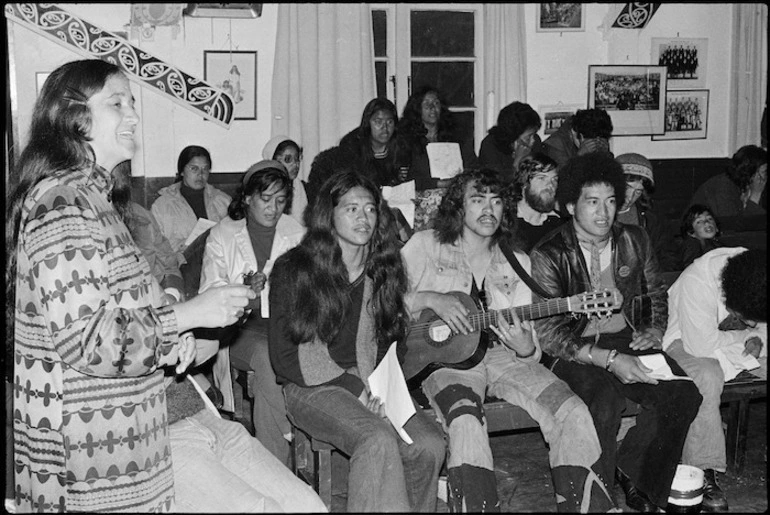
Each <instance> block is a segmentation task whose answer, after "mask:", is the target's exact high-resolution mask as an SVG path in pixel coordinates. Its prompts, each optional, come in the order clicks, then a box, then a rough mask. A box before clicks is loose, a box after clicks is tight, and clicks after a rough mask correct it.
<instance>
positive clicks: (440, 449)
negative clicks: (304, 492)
mask: <svg viewBox="0 0 770 515" xmlns="http://www.w3.org/2000/svg"><path fill="white" fill-rule="evenodd" d="M284 394H285V397H286V408H287V411H288V413H289V418H290V419H291V421H292V422H293V423H294V424H295V425H296V426H297V427H299V428H300V429H302V430H303V431H305V432H306V433H309V434H310V435H312V436H313V437H314V438H317V439H319V440H322V441H324V442H328V443H330V444H332V445H334V446H335V447H336V448H337V449H339V450H341V451H342V452H344V453H345V454H347V455H348V456H350V472H349V474H348V506H347V511H348V512H352V513H357V512H377V511H379V512H385V511H398V512H410V511H417V512H434V511H436V499H437V492H438V474H439V471H440V470H441V466H442V465H443V463H444V457H445V454H446V444H445V442H444V436H443V435H442V433H441V428H440V427H438V425H437V424H436V423H435V422H433V421H431V420H430V419H428V418H427V417H426V416H425V414H424V412H423V411H422V409H421V408H420V407H419V406H417V405H416V404H415V407H416V408H417V413H416V414H415V415H414V416H413V417H412V418H410V419H409V421H408V422H407V423H406V425H405V426H404V429H405V430H406V432H407V433H408V434H409V436H410V437H411V438H412V440H413V441H414V443H412V444H411V445H409V444H407V443H406V442H404V441H403V440H402V439H401V437H400V436H399V435H398V433H396V431H395V429H394V428H393V425H392V424H391V423H390V422H389V421H388V420H387V419H385V418H381V417H380V416H378V415H376V414H374V413H372V412H371V411H369V409H367V407H366V406H364V405H363V404H362V403H361V401H360V400H358V398H357V397H356V396H354V395H353V394H352V393H350V392H349V391H348V390H345V389H344V388H341V387H339V386H324V385H321V386H314V387H307V388H306V387H301V386H298V385H296V384H293V383H289V384H287V385H286V386H285V387H284Z"/></svg>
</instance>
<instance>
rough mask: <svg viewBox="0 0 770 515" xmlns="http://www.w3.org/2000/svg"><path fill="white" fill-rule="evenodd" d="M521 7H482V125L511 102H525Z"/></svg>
mask: <svg viewBox="0 0 770 515" xmlns="http://www.w3.org/2000/svg"><path fill="white" fill-rule="evenodd" d="M524 30H525V29H524V4H518V3H517V4H514V3H511V4H484V84H485V88H486V91H485V95H484V116H485V118H484V122H485V123H486V126H485V129H489V128H490V127H492V126H493V125H495V124H496V123H497V113H499V112H500V109H502V108H503V107H505V106H507V105H508V104H510V103H511V102H514V101H519V102H526V101H527V48H526V40H527V38H526V33H525V32H524Z"/></svg>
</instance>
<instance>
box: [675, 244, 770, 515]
mask: <svg viewBox="0 0 770 515" xmlns="http://www.w3.org/2000/svg"><path fill="white" fill-rule="evenodd" d="M668 296H669V319H668V328H667V330H666V334H665V335H664V337H663V348H664V349H665V350H666V352H667V353H668V354H669V355H670V356H671V357H672V358H674V359H675V360H676V361H677V363H678V364H679V365H680V366H681V367H682V368H683V369H684V370H685V372H687V375H689V376H690V377H692V378H693V381H694V382H695V385H696V386H697V387H698V390H699V391H700V393H701V395H703V403H702V404H701V406H700V409H699V410H698V414H697V416H696V417H695V420H694V421H693V423H692V425H691V426H690V431H689V432H688V433H687V439H686V440H685V445H684V449H683V450H682V462H683V463H684V464H686V465H693V466H695V467H698V468H700V469H703V470H704V471H705V478H706V482H705V485H704V492H703V505H702V506H703V510H704V511H727V499H725V496H724V493H723V492H722V490H721V489H720V487H719V485H718V483H717V473H718V472H721V473H724V472H725V470H726V468H727V456H726V448H725V435H724V433H723V431H722V417H721V415H720V412H719V404H720V398H721V395H722V388H723V387H724V382H725V381H729V380H731V379H733V378H734V377H735V376H737V375H738V373H739V372H741V370H754V369H758V372H757V373H758V374H763V377H767V348H766V342H767V252H766V251H765V250H747V249H745V248H743V247H724V248H718V249H714V250H712V251H710V252H707V253H706V254H704V255H703V256H701V257H699V258H698V259H696V260H695V261H693V263H692V264H691V265H690V266H688V267H687V268H686V269H685V270H684V272H682V274H681V275H680V276H679V278H678V279H677V280H676V282H675V283H674V284H673V285H672V286H671V288H670V289H669V291H668ZM757 358H761V363H762V365H760V361H757Z"/></svg>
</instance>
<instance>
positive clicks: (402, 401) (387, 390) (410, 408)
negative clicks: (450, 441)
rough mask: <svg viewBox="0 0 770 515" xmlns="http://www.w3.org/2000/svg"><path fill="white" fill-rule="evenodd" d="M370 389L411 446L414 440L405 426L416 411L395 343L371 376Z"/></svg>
mask: <svg viewBox="0 0 770 515" xmlns="http://www.w3.org/2000/svg"><path fill="white" fill-rule="evenodd" d="M369 389H370V390H371V392H372V395H373V396H375V397H379V398H380V400H381V401H382V403H383V404H384V406H385V414H386V415H387V416H388V420H390V423H391V424H393V427H394V428H396V431H398V434H399V435H400V436H401V438H402V439H403V440H404V441H405V442H406V443H408V444H411V443H412V439H411V438H410V437H409V435H408V434H407V433H406V431H405V430H404V424H406V423H407V421H408V420H409V419H410V418H412V415H414V414H415V413H416V410H415V408H414V403H412V397H411V396H410V395H409V389H408V388H407V386H406V380H405V379H404V372H403V371H402V370H401V365H400V364H399V363H398V356H397V355H396V344H395V342H394V343H393V344H391V346H390V349H388V352H387V353H386V354H385V357H384V358H382V361H380V364H379V365H377V368H375V369H374V371H373V372H372V373H371V375H370V376H369Z"/></svg>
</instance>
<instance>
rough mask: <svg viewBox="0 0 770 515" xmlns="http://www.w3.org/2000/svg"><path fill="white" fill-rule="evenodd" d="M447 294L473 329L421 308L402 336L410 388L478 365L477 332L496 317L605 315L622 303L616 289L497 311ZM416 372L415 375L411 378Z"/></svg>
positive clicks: (481, 356)
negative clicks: (460, 329)
mask: <svg viewBox="0 0 770 515" xmlns="http://www.w3.org/2000/svg"><path fill="white" fill-rule="evenodd" d="M449 294H450V295H453V296H455V297H456V298H457V299H458V300H459V301H460V302H462V303H463V305H464V306H465V307H466V308H468V310H469V311H470V313H471V315H469V317H468V318H469V320H470V323H471V325H472V326H473V332H471V333H468V334H461V333H453V332H452V331H451V329H450V328H449V326H448V325H447V324H446V323H445V322H444V321H443V320H441V318H439V317H438V315H436V313H434V312H433V310H431V309H424V310H423V312H422V313H421V314H420V318H419V319H418V320H416V321H415V322H413V323H412V324H411V325H410V327H409V333H408V334H407V337H406V347H407V350H406V355H405V357H404V363H403V365H402V368H403V371H404V378H406V380H407V382H408V383H409V386H410V388H413V387H415V386H417V385H419V384H420V383H422V379H424V378H426V377H427V376H428V375H430V373H432V372H433V371H435V370H438V369H439V368H444V367H449V368H457V369H462V370H466V369H469V368H472V367H474V366H476V365H478V364H479V363H480V362H481V360H482V359H484V356H485V355H486V353H487V348H486V345H483V344H480V343H481V331H482V330H483V329H487V328H489V326H490V325H494V326H496V327H497V326H498V321H499V319H500V317H502V318H504V319H505V321H506V322H508V323H511V319H512V315H511V313H512V312H514V311H515V312H516V316H518V317H519V320H535V319H538V318H545V317H550V316H553V315H558V314H561V313H584V314H587V315H598V316H609V315H610V314H611V313H612V311H613V310H614V309H617V308H620V306H621V304H622V303H623V295H622V294H621V293H620V291H618V289H617V288H608V289H605V290H601V291H590V292H584V293H579V294H577V295H572V296H571V297H567V298H558V299H549V300H546V301H544V302H539V303H536V304H530V305H527V306H515V307H512V308H507V309H500V310H484V309H483V308H480V307H479V306H477V305H476V303H475V302H474V301H473V299H472V298H471V296H470V295H468V294H466V293H462V292H459V291H453V292H449ZM418 374H419V377H415V376H418Z"/></svg>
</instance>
